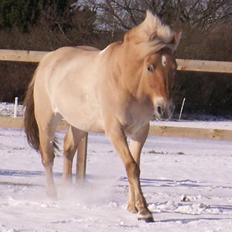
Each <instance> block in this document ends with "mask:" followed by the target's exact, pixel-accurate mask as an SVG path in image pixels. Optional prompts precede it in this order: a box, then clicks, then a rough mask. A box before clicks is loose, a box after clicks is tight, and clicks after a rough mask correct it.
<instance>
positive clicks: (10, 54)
mask: <svg viewBox="0 0 232 232" xmlns="http://www.w3.org/2000/svg"><path fill="white" fill-rule="evenodd" d="M47 53H48V52H45V51H25V50H7V49H0V61H17V62H33V63H37V62H39V61H40V60H41V58H42V57H43V56H44V55H45V54H47ZM177 64H178V70H179V71H197V72H217V73H231V74H232V62H222V61H208V60H186V59H177ZM4 120H5V119H4ZM4 120H3V121H4ZM12 120H13V119H12ZM16 120H17V119H15V120H14V122H16ZM19 120H20V119H19ZM19 120H18V121H19ZM18 121H17V122H18ZM4 125H5V124H4ZM0 127H4V126H3V125H0ZM154 130H155V133H154ZM180 131H182V133H180ZM190 131H192V132H190ZM177 132H178V133H179V134H178V135H179V136H187V135H189V134H191V133H192V134H193V135H195V136H196V134H197V136H199V129H194V128H192V129H191V130H190V129H189V128H185V130H183V129H182V130H180V129H179V128H168V130H167V128H166V127H160V128H158V127H157V128H154V127H153V128H151V131H150V133H151V134H156V135H157V134H159V135H177ZM201 135H202V137H210V138H219V139H220V138H224V139H228V138H229V139H230V138H231V137H232V131H229V130H228V131H226V133H225V132H224V131H219V130H212V131H211V130H210V131H209V130H204V129H202V131H201ZM87 141H88V138H87V136H86V138H84V139H82V141H81V143H80V145H79V147H78V153H79V154H80V153H81V155H80V156H79V157H82V159H80V160H79V159H77V161H78V163H77V168H78V171H77V173H78V176H79V177H80V178H84V177H85V173H86V157H87Z"/></svg>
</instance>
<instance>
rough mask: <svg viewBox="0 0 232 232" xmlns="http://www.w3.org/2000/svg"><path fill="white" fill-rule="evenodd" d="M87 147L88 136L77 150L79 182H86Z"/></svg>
mask: <svg viewBox="0 0 232 232" xmlns="http://www.w3.org/2000/svg"><path fill="white" fill-rule="evenodd" d="M87 145H88V134H87V135H86V136H85V137H84V138H83V139H82V140H81V142H80V144H79V146H78V148H77V163H76V179H77V180H84V178H85V176H86V162H87Z"/></svg>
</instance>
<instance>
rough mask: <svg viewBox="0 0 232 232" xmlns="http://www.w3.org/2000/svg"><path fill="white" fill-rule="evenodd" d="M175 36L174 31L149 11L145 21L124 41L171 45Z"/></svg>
mask: <svg viewBox="0 0 232 232" xmlns="http://www.w3.org/2000/svg"><path fill="white" fill-rule="evenodd" d="M174 36H175V33H174V31H173V30H172V29H171V28H170V27H169V26H167V25H165V24H163V23H162V22H161V20H160V18H159V17H158V16H157V15H153V14H152V13H151V12H150V11H149V10H147V12H146V17H145V19H144V21H143V22H142V23H141V24H139V25H138V26H136V27H134V28H132V29H131V30H129V31H128V32H127V33H126V34H125V36H124V40H125V39H126V40H134V41H135V42H136V43H140V42H146V41H152V40H154V39H156V40H159V41H160V42H162V43H165V44H169V43H171V42H172V41H173V39H174Z"/></svg>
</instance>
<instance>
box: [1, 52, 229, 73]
mask: <svg viewBox="0 0 232 232" xmlns="http://www.w3.org/2000/svg"><path fill="white" fill-rule="evenodd" d="M47 53H48V52H45V51H25V50H8V49H0V60H2V61H17V62H33V63H37V62H39V61H40V60H41V58H42V57H43V56H44V55H45V54H47ZM177 64H178V70H180V71H197V72H217V73H232V62H224V61H209V60H188V59H177Z"/></svg>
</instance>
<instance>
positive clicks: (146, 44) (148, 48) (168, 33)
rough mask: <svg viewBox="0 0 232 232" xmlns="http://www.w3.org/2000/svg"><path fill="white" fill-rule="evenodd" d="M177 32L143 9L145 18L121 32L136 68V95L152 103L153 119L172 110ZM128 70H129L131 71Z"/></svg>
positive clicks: (169, 113) (167, 114) (178, 38)
mask: <svg viewBox="0 0 232 232" xmlns="http://www.w3.org/2000/svg"><path fill="white" fill-rule="evenodd" d="M180 38H181V33H176V32H174V31H172V30H171V29H170V28H169V27H168V26H166V25H163V24H162V23H161V21H160V20H159V18H158V17H157V16H154V15H152V14H151V13H150V12H147V16H146V18H145V20H144V21H143V22H142V23H141V24H140V25H138V26H137V27H135V28H133V29H132V30H130V31H129V32H127V33H126V34H125V37H124V44H127V48H128V49H127V52H128V54H130V57H131V58H130V60H132V59H133V62H134V64H135V65H133V66H132V67H133V68H134V70H137V72H136V73H137V78H134V80H133V81H135V82H137V86H138V90H139V91H137V93H138V96H140V97H143V98H144V97H145V98H146V99H147V100H148V101H149V102H150V103H151V105H152V106H153V112H154V116H155V118H156V119H168V118H170V117H171V115H172V113H173V109H174V105H173V102H172V89H173V85H174V82H175V73H176V69H177V64H176V61H175V56H174V53H175V50H176V48H177V46H178V44H179V41H180ZM131 73H132V71H131Z"/></svg>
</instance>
